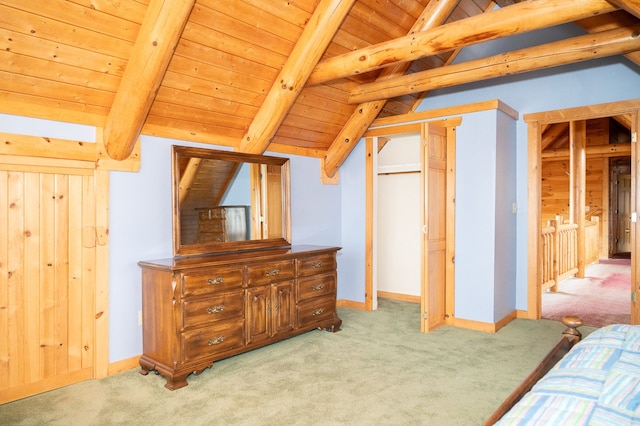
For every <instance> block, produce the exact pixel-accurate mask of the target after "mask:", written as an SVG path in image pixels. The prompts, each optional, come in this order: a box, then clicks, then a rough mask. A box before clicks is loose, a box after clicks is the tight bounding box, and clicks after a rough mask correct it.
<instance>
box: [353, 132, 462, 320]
mask: <svg viewBox="0 0 640 426" xmlns="http://www.w3.org/2000/svg"><path fill="white" fill-rule="evenodd" d="M458 124H459V120H448V121H438V122H436V123H415V124H409V125H403V126H396V127H390V128H385V129H377V130H372V131H369V132H368V133H367V134H366V135H365V137H366V144H367V225H366V226H367V271H366V296H365V297H366V301H365V305H366V307H367V309H376V307H377V298H378V297H379V296H380V297H389V298H394V299H400V300H407V301H412V302H419V303H420V312H421V315H420V329H421V331H423V332H428V331H430V330H432V329H434V328H436V327H438V326H440V325H442V324H445V323H447V319H448V318H453V306H454V301H453V296H454V292H453V286H454V267H453V260H454V259H453V245H454V233H453V231H454V219H455V215H454V211H455V208H454V199H455V181H454V180H455V132H454V131H453V128H454V127H455V126H456V125H458ZM443 125H444V126H446V127H444V126H443ZM398 144H400V145H398ZM385 147H386V148H385ZM384 149H387V151H386V152H385V153H384V154H381V152H382V151H383V150H384ZM379 160H382V163H381V164H379V162H378V161H379Z"/></svg>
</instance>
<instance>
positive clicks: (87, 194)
mask: <svg viewBox="0 0 640 426" xmlns="http://www.w3.org/2000/svg"><path fill="white" fill-rule="evenodd" d="M81 196H82V203H81V205H82V222H81V223H82V236H81V238H82V251H81V259H82V280H81V283H82V306H81V311H82V318H81V324H82V332H81V333H82V345H83V346H82V352H81V353H82V368H83V369H84V368H91V367H93V365H94V357H95V335H94V332H95V322H94V318H95V275H94V273H95V266H96V250H95V248H96V222H95V220H96V203H95V185H94V178H93V176H83V177H82V194H81Z"/></svg>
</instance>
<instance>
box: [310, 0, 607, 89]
mask: <svg viewBox="0 0 640 426" xmlns="http://www.w3.org/2000/svg"><path fill="white" fill-rule="evenodd" d="M615 10H617V7H616V6H614V5H612V4H611V3H609V2H608V1H606V0H574V1H572V2H567V1H565V0H531V1H527V2H523V3H518V4H514V5H512V6H507V7H505V8H503V9H498V10H496V11H492V12H488V13H484V14H481V15H476V16H472V17H470V18H467V19H463V20H460V21H455V22H451V23H449V24H445V25H441V26H438V27H436V28H433V29H430V30H427V31H422V32H420V33H416V34H411V35H407V36H405V37H400V38H397V39H394V40H389V41H387V42H383V43H379V44H376V45H373V46H368V47H365V48H362V49H359V50H355V51H353V52H349V53H345V54H342V55H338V56H334V57H332V58H329V59H327V60H324V61H322V62H320V63H319V64H318V65H317V66H316V68H315V69H314V70H313V72H312V73H311V75H310V76H309V79H308V82H307V83H308V84H310V85H311V84H320V83H323V82H327V81H330V80H334V79H338V78H342V77H348V76H353V75H357V74H361V73H365V72H369V71H374V70H377V69H380V68H384V67H387V66H390V65H393V64H395V63H398V62H406V61H413V60H416V59H419V58H422V57H425V56H432V55H437V54H439V53H444V52H448V51H451V50H455V49H458V48H461V47H466V46H471V45H473V44H477V43H481V42H485V41H489V40H495V39H497V38H500V37H507V36H510V35H514V34H521V33H524V32H528V31H533V30H537V29H541V28H546V27H549V26H552V25H559V24H563V23H567V22H573V21H576V20H579V19H584V18H587V17H591V16H594V15H599V14H604V13H610V12H613V11H615Z"/></svg>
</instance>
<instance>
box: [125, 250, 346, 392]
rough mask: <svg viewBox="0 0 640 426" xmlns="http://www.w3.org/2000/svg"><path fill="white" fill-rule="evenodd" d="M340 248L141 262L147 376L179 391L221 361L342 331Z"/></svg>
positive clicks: (143, 372)
mask: <svg viewBox="0 0 640 426" xmlns="http://www.w3.org/2000/svg"><path fill="white" fill-rule="evenodd" d="M338 250H339V248H338V247H320V246H292V247H287V248H277V249H265V250H255V251H246V252H235V253H225V254H215V255H207V256H198V257H188V258H170V259H162V260H155V261H143V262H139V263H138V264H139V265H140V267H141V268H142V318H143V323H142V324H143V354H142V356H141V357H140V366H141V367H142V369H141V373H142V374H144V375H146V374H147V373H148V372H149V371H151V370H155V371H157V372H158V373H160V374H161V375H163V376H164V377H166V379H167V383H166V385H165V386H166V387H167V388H169V389H171V390H174V389H178V388H181V387H183V386H186V385H187V376H188V375H189V374H191V373H195V374H199V373H200V372H202V370H204V369H205V368H207V367H210V366H211V365H212V363H213V362H214V361H216V360H219V359H222V358H226V357H229V356H232V355H235V354H238V353H241V352H246V351H249V350H252V349H255V348H258V347H261V346H265V345H268V344H271V343H274V342H277V341H279V340H282V339H286V338H289V337H292V336H295V335H297V334H300V333H304V332H306V331H309V330H313V329H318V328H320V329H326V330H329V331H334V332H335V331H339V330H340V325H341V324H342V320H340V318H338V315H337V312H336V289H337V273H336V266H337V265H336V253H337V251H338Z"/></svg>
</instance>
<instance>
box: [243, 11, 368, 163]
mask: <svg viewBox="0 0 640 426" xmlns="http://www.w3.org/2000/svg"><path fill="white" fill-rule="evenodd" d="M354 3H355V0H322V1H321V3H320V4H319V5H318V6H317V7H316V9H315V11H314V13H313V15H312V17H311V19H310V20H309V22H308V23H307V25H306V26H305V29H304V31H303V32H302V35H301V36H300V38H299V39H298V41H297V42H296V45H295V46H294V48H293V51H292V52H291V55H289V58H288V59H287V61H286V63H285V64H284V66H283V67H282V70H281V71H280V74H279V75H278V78H276V80H275V82H274V83H273V85H272V86H271V89H270V90H269V93H268V94H267V96H266V98H265V100H264V102H263V103H262V106H261V107H260V109H259V110H258V113H257V114H256V116H255V117H254V119H253V121H252V122H251V125H250V126H249V129H248V131H247V133H246V134H245V135H244V137H243V138H242V140H241V141H240V145H239V147H238V150H239V151H241V152H247V153H251V154H262V153H263V152H264V151H266V149H267V147H268V146H269V143H270V142H271V139H272V138H273V136H274V135H275V133H276V131H277V130H278V127H279V126H280V124H281V123H282V121H283V120H284V119H285V117H286V115H287V113H288V112H289V110H290V109H291V107H292V106H293V104H294V102H295V100H296V98H297V97H298V95H299V94H300V92H301V91H302V89H303V88H304V85H305V84H306V82H307V79H308V77H309V75H310V74H311V72H312V71H313V68H314V67H315V66H316V64H317V63H318V62H319V61H320V58H321V57H322V55H323V54H324V52H325V50H326V48H327V46H328V45H329V43H331V40H332V39H333V37H334V35H335V33H336V32H337V31H338V29H339V27H340V24H342V21H343V20H344V19H345V18H346V16H347V14H348V13H349V10H351V6H353V4H354Z"/></svg>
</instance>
